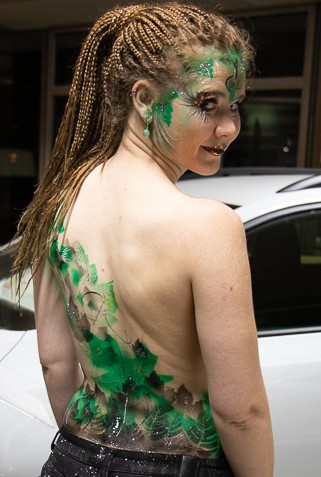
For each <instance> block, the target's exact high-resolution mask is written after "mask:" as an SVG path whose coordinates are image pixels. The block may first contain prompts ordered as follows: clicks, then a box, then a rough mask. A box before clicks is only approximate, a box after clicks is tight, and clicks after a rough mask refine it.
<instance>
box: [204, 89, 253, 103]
mask: <svg viewBox="0 0 321 477" xmlns="http://www.w3.org/2000/svg"><path fill="white" fill-rule="evenodd" d="M196 96H197V97H199V96H203V97H204V99H206V98H211V97H213V96H221V97H224V98H226V97H227V96H228V95H227V94H226V93H225V91H224V92H223V91H218V90H210V91H209V90H206V91H199V92H198V93H197V95H196ZM245 98H246V94H243V93H242V94H238V95H236V97H235V99H236V100H237V101H243V100H244V99H245Z"/></svg>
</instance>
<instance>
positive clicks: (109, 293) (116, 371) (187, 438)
mask: <svg viewBox="0 0 321 477" xmlns="http://www.w3.org/2000/svg"><path fill="white" fill-rule="evenodd" d="M58 239H59V230H56V232H55V234H54V236H53V242H52V246H51V249H50V256H49V260H50V263H51V265H52V267H53V270H54V272H55V273H56V274H57V277H58V279H59V281H60V282H61V284H62V289H63V298H64V301H65V303H66V310H67V313H68V319H69V322H70V326H71V330H72V332H73V335H74V338H75V342H76V344H78V346H79V349H81V350H82V351H81V354H85V359H84V363H85V368H84V371H85V374H88V379H87V378H85V380H84V383H83V385H82V386H81V388H79V389H78V391H76V393H75V394H74V396H73V397H72V399H71V401H70V403H69V406H68V409H67V412H66V416H65V423H66V425H67V426H68V428H69V429H70V430H71V431H73V432H74V433H75V434H79V433H80V435H83V434H82V432H83V433H84V435H85V436H86V437H87V438H89V439H91V440H93V441H95V442H98V443H101V444H105V445H111V446H113V447H121V448H125V449H126V448H127V449H132V450H139V449H146V446H147V447H148V446H151V445H152V446H154V447H152V449H155V450H157V449H164V448H168V447H169V443H170V444H171V448H172V449H173V452H175V449H176V448H177V449H182V446H183V447H184V445H185V446H186V449H191V448H194V449H195V453H196V454H198V455H199V456H203V457H206V458H215V459H216V458H218V457H220V455H221V452H222V451H221V445H220V441H219V437H218V433H217V431H216V428H215V425H214V422H213V418H212V414H211V409H210V404H209V399H208V393H207V392H204V393H203V396H202V400H199V401H197V402H195V400H194V397H193V395H192V393H191V392H190V391H189V390H188V389H186V387H185V386H184V384H181V385H180V386H179V387H178V388H175V389H174V392H173V387H172V386H170V385H169V386H168V383H171V382H172V381H173V379H174V377H173V376H170V375H162V374H159V373H158V372H157V371H156V367H157V362H158V357H157V356H156V355H155V354H153V353H152V352H151V350H150V349H149V348H148V347H147V345H146V344H145V343H144V342H143V341H141V340H140V339H138V338H136V337H134V338H133V339H130V340H129V339H127V340H125V339H124V338H123V337H122V336H120V333H121V332H120V331H119V328H117V321H118V319H117V311H118V305H117V302H116V297H115V293H114V283H113V281H110V282H107V283H104V282H102V281H100V279H99V276H98V275H97V272H96V270H97V269H96V267H95V266H94V265H93V264H91V263H90V261H89V258H88V255H87V254H86V252H85V250H84V249H83V247H81V245H80V244H79V243H77V244H75V246H73V247H72V246H70V245H68V244H65V245H59V240H58ZM62 252H64V253H62ZM66 252H68V253H66ZM93 271H95V273H93ZM75 272H77V273H75ZM77 297H78V298H77ZM79 297H82V299H81V300H79ZM85 297H86V301H87V299H88V297H90V306H85V303H84V302H85V300H84V298H85ZM77 302H78V303H77ZM113 325H115V326H113ZM116 330H118V332H117V331H116ZM123 334H124V335H126V336H127V334H126V331H125V332H124V333H123ZM86 372H87V373H86Z"/></svg>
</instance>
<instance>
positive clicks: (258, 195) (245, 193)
mask: <svg viewBox="0 0 321 477" xmlns="http://www.w3.org/2000/svg"><path fill="white" fill-rule="evenodd" d="M307 177H310V175H306V174H298V175H297V176H295V179H293V176H287V175H272V174H271V175H266V176H260V175H253V176H250V177H248V176H242V175H240V176H239V175H236V176H226V177H225V176H219V177H215V176H214V177H202V178H193V179H181V180H180V181H178V182H177V187H178V189H179V190H181V191H182V192H184V193H186V194H188V195H191V196H193V197H199V198H202V199H214V200H218V201H220V202H225V203H227V204H233V205H236V206H240V205H246V204H251V203H253V202H256V201H257V200H261V199H264V198H265V197H268V196H271V195H272V194H274V193H276V192H277V191H278V190H280V189H283V188H284V187H287V186H289V185H290V184H293V182H294V181H297V180H302V179H305V178H307Z"/></svg>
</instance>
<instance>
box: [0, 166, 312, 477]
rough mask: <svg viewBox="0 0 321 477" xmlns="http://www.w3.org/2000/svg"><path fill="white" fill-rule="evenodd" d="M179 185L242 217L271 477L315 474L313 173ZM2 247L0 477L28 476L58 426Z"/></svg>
mask: <svg viewBox="0 0 321 477" xmlns="http://www.w3.org/2000/svg"><path fill="white" fill-rule="evenodd" d="M319 172H320V173H321V171H319ZM177 186H178V188H179V189H180V190H182V191H183V192H184V193H186V194H189V195H192V196H196V197H204V198H209V199H215V200H220V201H222V202H225V203H226V204H229V205H230V206H231V207H233V208H235V210H236V212H237V213H238V214H239V215H240V217H241V218H242V220H243V222H244V226H245V229H246V233H247V239H248V251H249V259H250V264H251V270H252V282H253V297H254V305H255V312H256V319H257V327H258V336H259V351H260V359H261V366H262V370H263V376H264V381H265V385H266V389H267V393H268V398H269V402H270V409H271V414H272V422H273V429H274V437H275V444H276V469H275V477H287V476H291V477H303V476H304V477H320V475H321V453H320V448H321V406H320V403H321V174H319V175H316V174H312V172H309V171H295V175H292V174H289V173H283V174H275V173H274V174H270V173H265V174H264V175H257V174H255V175H250V174H248V173H247V171H244V170H243V171H242V172H241V173H240V172H239V171H234V172H233V173H231V171H221V173H220V174H219V175H217V176H213V177H207V178H204V177H196V176H195V177H193V176H192V175H191V178H189V176H188V175H186V178H183V179H182V180H180V181H179V182H178V184H177ZM280 191H281V192H280ZM13 247H14V246H13ZM9 252H10V250H8V248H4V249H0V328H2V329H0V423H1V430H0V477H6V476H10V477H22V476H23V477H35V476H37V475H39V473H40V469H41V466H42V464H43V463H44V461H45V460H46V458H47V457H48V454H49V450H50V443H51V441H52V439H53V437H54V435H55V433H56V431H57V427H56V424H55V421H54V418H53V415H52V412H51V410H50V405H49V402H48V398H47V395H46V391H45V387H44V383H43V378H42V374H41V368H40V365H39V360H38V352H37V343H36V334H35V330H34V329H33V328H34V320H33V299H32V287H30V286H29V288H28V291H27V293H26V295H25V296H24V299H23V302H22V304H21V305H22V309H21V311H22V314H23V315H24V316H23V317H20V316H19V312H18V310H17V308H16V307H15V305H14V297H12V291H11V284H10V279H9V277H8V270H9V267H10V257H9ZM235 333H237V330H235ZM258 477H259V476H258Z"/></svg>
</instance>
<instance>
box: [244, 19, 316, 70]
mask: <svg viewBox="0 0 321 477" xmlns="http://www.w3.org/2000/svg"><path fill="white" fill-rule="evenodd" d="M242 23H243V24H244V26H245V27H246V28H247V29H248V30H249V31H250V33H251V36H252V38H253V39H254V42H255V45H256V50H257V55H256V66H257V76H258V77H265V78H268V77H280V76H302V74H303V65H304V47H305V36H306V24H307V14H306V13H287V14H284V15H267V16H258V17H251V18H245V19H242Z"/></svg>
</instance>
